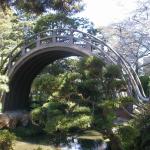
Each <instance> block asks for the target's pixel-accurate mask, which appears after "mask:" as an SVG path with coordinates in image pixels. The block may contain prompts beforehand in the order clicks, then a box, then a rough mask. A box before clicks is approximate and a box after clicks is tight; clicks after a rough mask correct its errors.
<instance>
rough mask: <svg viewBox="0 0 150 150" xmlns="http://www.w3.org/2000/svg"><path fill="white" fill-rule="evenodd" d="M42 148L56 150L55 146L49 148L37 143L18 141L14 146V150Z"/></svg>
mask: <svg viewBox="0 0 150 150" xmlns="http://www.w3.org/2000/svg"><path fill="white" fill-rule="evenodd" d="M38 148H41V149H42V150H56V149H55V148H54V147H53V146H47V145H42V144H37V143H35V144H34V143H29V142H23V141H16V142H15V145H14V150H37V149H38Z"/></svg>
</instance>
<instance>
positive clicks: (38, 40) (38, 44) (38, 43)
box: [36, 34, 41, 47]
mask: <svg viewBox="0 0 150 150" xmlns="http://www.w3.org/2000/svg"><path fill="white" fill-rule="evenodd" d="M40 45H41V37H40V35H39V34H38V35H37V39H36V47H40Z"/></svg>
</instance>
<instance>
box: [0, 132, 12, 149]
mask: <svg viewBox="0 0 150 150" xmlns="http://www.w3.org/2000/svg"><path fill="white" fill-rule="evenodd" d="M14 140H15V135H14V134H13V133H10V132H9V131H8V130H0V150H13V144H14Z"/></svg>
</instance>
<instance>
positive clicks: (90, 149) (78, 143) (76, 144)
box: [59, 137, 108, 150]
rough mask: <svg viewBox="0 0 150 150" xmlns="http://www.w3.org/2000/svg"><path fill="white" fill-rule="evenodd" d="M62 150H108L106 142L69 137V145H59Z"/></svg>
mask: <svg viewBox="0 0 150 150" xmlns="http://www.w3.org/2000/svg"><path fill="white" fill-rule="evenodd" d="M59 148H60V150H108V146H107V144H106V143H105V142H102V141H100V140H91V139H77V138H74V137H68V138H67V143H60V144H59Z"/></svg>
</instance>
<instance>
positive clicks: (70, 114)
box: [32, 56, 124, 133]
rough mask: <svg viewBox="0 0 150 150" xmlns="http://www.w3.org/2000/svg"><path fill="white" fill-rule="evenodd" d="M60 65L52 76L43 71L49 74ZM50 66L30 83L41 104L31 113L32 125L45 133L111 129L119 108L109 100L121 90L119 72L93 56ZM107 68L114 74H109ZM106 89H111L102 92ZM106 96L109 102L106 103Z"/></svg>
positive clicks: (116, 68) (114, 102)
mask: <svg viewBox="0 0 150 150" xmlns="http://www.w3.org/2000/svg"><path fill="white" fill-rule="evenodd" d="M60 62H62V63H61V66H60V65H59V67H58V68H57V67H56V68H57V69H58V71H57V69H56V68H55V69H56V70H55V73H54V74H49V73H46V70H47V71H48V72H50V73H52V70H53V69H54V68H53V65H54V66H58V64H59V63H60ZM53 65H50V66H48V67H47V68H46V69H45V70H44V72H43V74H42V73H41V74H40V75H39V76H38V77H37V78H36V79H35V80H34V82H33V87H32V90H33V91H35V92H37V91H39V92H40V93H41V95H42V99H43V101H44V103H43V104H42V106H40V107H38V108H35V109H33V111H32V118H33V121H34V122H35V123H37V124H39V125H40V126H41V127H43V128H44V130H45V131H46V132H48V133H53V132H58V131H60V132H69V131H71V130H73V129H79V130H81V129H86V128H89V127H92V126H93V127H96V128H97V129H100V130H103V131H104V130H107V129H111V128H112V127H113V122H114V120H115V119H116V116H115V112H114V110H116V108H118V107H119V105H120V103H119V102H118V100H114V99H113V98H114V97H115V98H116V96H114V95H115V93H116V91H117V90H118V91H119V90H120V88H122V86H124V81H122V76H121V72H120V71H121V70H120V69H119V68H118V67H116V66H113V65H111V66H106V65H105V63H104V62H103V61H101V60H100V59H99V58H97V57H93V56H92V57H85V58H82V59H74V60H73V59H70V60H69V59H67V61H57V63H53ZM111 68H112V70H113V71H116V72H117V74H116V73H111ZM59 70H61V72H60V73H59ZM108 80H109V82H108ZM110 85H112V86H111V89H107V91H106V89H105V88H106V87H108V86H110ZM109 90H110V91H111V92H112V93H113V94H112V93H111V92H109ZM33 91H32V92H33ZM36 95H38V94H36ZM108 96H109V98H111V99H112V100H107V99H106V98H107V97H108ZM44 98H46V100H44ZM83 105H84V106H83Z"/></svg>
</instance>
